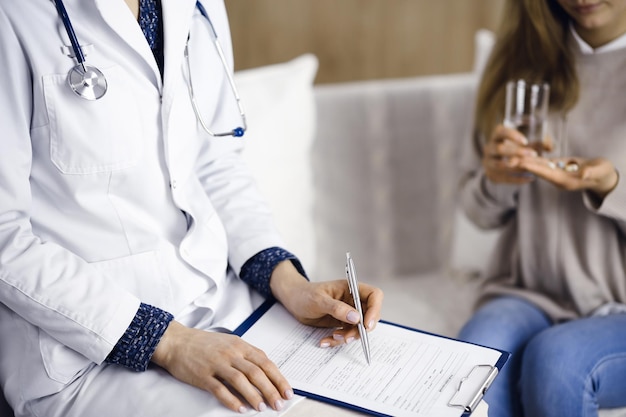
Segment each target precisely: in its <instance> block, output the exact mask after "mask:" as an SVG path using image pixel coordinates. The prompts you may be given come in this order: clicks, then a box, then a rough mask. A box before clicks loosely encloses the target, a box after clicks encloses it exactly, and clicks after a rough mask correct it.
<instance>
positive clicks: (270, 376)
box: [207, 351, 293, 411]
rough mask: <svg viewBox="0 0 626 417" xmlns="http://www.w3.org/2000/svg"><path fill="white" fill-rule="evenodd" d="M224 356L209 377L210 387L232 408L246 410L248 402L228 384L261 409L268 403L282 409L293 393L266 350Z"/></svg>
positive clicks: (254, 406) (210, 389)
mask: <svg viewBox="0 0 626 417" xmlns="http://www.w3.org/2000/svg"><path fill="white" fill-rule="evenodd" d="M222 359H225V360H223V361H222V362H221V365H220V366H218V367H217V368H216V369H215V372H214V373H213V376H212V377H210V378H209V380H208V381H207V390H208V391H210V392H211V393H212V394H213V395H215V397H216V398H217V399H218V400H219V401H220V402H222V403H223V404H224V405H226V406H227V407H228V408H230V409H232V410H235V411H243V407H245V406H244V405H243V404H242V403H241V401H240V400H239V398H237V396H235V395H234V394H233V393H232V392H231V391H230V390H229V389H228V388H227V386H229V387H232V389H233V390H234V391H236V392H237V393H239V394H240V395H241V396H242V397H243V398H244V399H245V400H246V401H247V402H248V404H250V405H251V406H252V407H253V408H254V409H256V410H258V411H263V410H265V409H266V408H267V407H268V406H269V407H271V408H273V409H275V410H281V409H282V408H283V406H284V400H285V399H290V398H291V397H292V396H293V391H292V389H291V386H290V385H289V383H288V382H287V380H286V379H285V378H284V377H283V376H282V374H281V373H280V371H279V370H278V367H277V366H276V365H275V364H274V363H273V362H272V361H270V360H269V358H267V356H266V355H265V354H264V353H263V352H261V351H257V352H254V353H252V354H249V355H247V356H236V357H235V358H232V359H230V358H227V357H225V358H222Z"/></svg>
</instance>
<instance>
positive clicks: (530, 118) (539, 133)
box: [504, 80, 554, 155]
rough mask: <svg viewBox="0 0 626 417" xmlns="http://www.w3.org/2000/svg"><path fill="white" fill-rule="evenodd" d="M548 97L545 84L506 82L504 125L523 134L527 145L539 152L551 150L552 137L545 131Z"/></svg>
mask: <svg viewBox="0 0 626 417" xmlns="http://www.w3.org/2000/svg"><path fill="white" fill-rule="evenodd" d="M549 100H550V86H549V85H548V84H547V83H531V82H528V81H526V80H514V81H509V82H508V83H507V84H506V105H505V109H504V125H505V126H506V127H509V128H513V129H517V130H518V131H519V132H521V133H522V134H523V135H524V136H526V139H528V144H529V146H530V147H532V148H533V149H534V150H535V151H537V153H538V154H539V155H541V154H543V153H550V152H551V151H552V150H554V143H553V139H552V137H551V136H550V135H549V134H548V103H549Z"/></svg>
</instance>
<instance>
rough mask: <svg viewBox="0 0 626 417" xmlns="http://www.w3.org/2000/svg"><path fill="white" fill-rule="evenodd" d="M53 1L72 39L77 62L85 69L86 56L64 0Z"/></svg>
mask: <svg viewBox="0 0 626 417" xmlns="http://www.w3.org/2000/svg"><path fill="white" fill-rule="evenodd" d="M52 1H54V5H55V6H56V8H57V12H58V13H59V16H60V17H61V21H62V22H63V26H65V31H66V32H67V36H68V37H69V38H70V42H71V44H72V49H73V50H74V56H76V60H77V61H78V63H79V64H80V65H82V66H83V67H84V64H85V54H84V53H83V48H81V47H80V44H79V43H78V38H77V37H76V32H75V31H74V26H73V25H72V21H71V20H70V17H69V15H68V14H67V10H66V9H65V5H64V4H63V0H52Z"/></svg>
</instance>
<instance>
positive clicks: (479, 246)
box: [450, 29, 500, 276]
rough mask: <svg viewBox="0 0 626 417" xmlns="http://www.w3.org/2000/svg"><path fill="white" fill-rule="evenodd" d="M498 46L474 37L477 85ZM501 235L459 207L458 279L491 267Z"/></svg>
mask: <svg viewBox="0 0 626 417" xmlns="http://www.w3.org/2000/svg"><path fill="white" fill-rule="evenodd" d="M494 43H495V35H494V33H493V32H491V31H489V30H486V29H481V30H479V31H477V32H476V35H475V37H474V69H473V72H474V74H475V76H476V81H477V82H478V81H479V80H480V76H481V74H482V72H483V70H484V68H485V65H486V64H487V60H488V59H489V55H490V54H491V50H492V48H493V45H494ZM476 87H478V85H477V86H476ZM466 131H467V132H468V134H467V135H465V136H463V137H462V138H461V140H464V141H470V140H471V138H470V133H471V131H472V126H467V129H466ZM463 145H467V143H463ZM464 148H465V152H471V146H464ZM499 234H500V233H499V231H498V230H489V231H485V230H482V229H479V228H478V227H476V226H475V225H474V224H473V223H472V222H471V221H470V220H469V219H468V218H467V217H466V216H465V214H464V213H463V211H462V209H461V208H460V207H457V209H456V212H455V215H454V232H453V238H452V254H451V259H450V268H451V270H452V272H453V273H454V274H457V275H469V276H475V275H480V274H481V272H482V271H483V269H484V268H485V266H486V265H487V261H488V259H489V256H490V254H491V252H492V250H493V247H494V245H495V244H496V239H497V238H498V235H499Z"/></svg>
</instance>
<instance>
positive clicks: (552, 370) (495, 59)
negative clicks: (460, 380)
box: [460, 0, 626, 417]
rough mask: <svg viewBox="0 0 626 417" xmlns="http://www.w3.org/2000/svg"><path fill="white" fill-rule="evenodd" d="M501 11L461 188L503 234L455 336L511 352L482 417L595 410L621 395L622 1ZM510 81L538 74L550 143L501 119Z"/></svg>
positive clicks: (625, 241)
mask: <svg viewBox="0 0 626 417" xmlns="http://www.w3.org/2000/svg"><path fill="white" fill-rule="evenodd" d="M504 16H505V21H504V22H503V25H502V28H501V30H500V32H499V36H498V40H497V43H496V45H495V48H494V51H493V53H492V56H491V58H490V61H489V62H488V64H487V67H486V70H485V73H484V76H483V79H482V82H481V85H480V89H479V93H478V99H477V108H476V114H475V149H476V151H477V152H476V155H468V164H467V166H466V168H467V171H466V175H465V176H464V177H463V180H462V197H461V199H462V205H463V207H464V210H465V211H466V213H467V215H468V216H469V217H470V218H471V219H472V221H473V222H474V223H476V224H477V225H478V226H480V227H482V228H486V229H493V228H500V229H502V234H501V237H500V240H499V242H498V245H497V246H496V249H495V251H494V253H493V256H492V259H491V260H490V262H489V264H488V265H487V269H486V277H485V278H486V280H485V282H484V285H483V287H482V293H481V296H480V298H479V308H478V310H477V311H476V313H475V315H474V316H473V317H472V318H471V319H470V320H469V322H468V323H467V324H466V325H465V326H464V328H463V329H462V330H461V333H460V338H462V339H465V340H468V341H472V342H476V343H480V344H487V345H490V346H494V347H499V348H501V349H504V350H508V351H510V352H512V353H513V357H512V361H511V362H510V363H509V364H508V365H507V366H505V368H504V369H503V373H502V375H501V376H500V377H499V378H498V379H497V380H496V382H495V383H494V385H493V387H492V388H491V389H490V391H489V392H488V394H487V397H486V399H487V402H488V403H489V406H490V414H492V415H493V416H498V417H510V416H516V417H521V416H526V417H539V416H540V417H552V416H554V417H556V416H559V417H561V416H568V417H579V416H597V415H598V409H599V408H614V407H624V406H626V337H624V335H625V334H626V333H625V332H626V314H623V313H624V312H626V305H625V303H626V268H625V264H626V235H625V233H626V185H625V184H624V181H621V180H620V173H623V172H625V171H626V117H625V115H626V99H625V98H624V93H623V92H624V88H626V71H624V68H626V0H614V1H610V2H607V1H596V0H591V1H587V0H508V1H507V6H506V10H505V13H504ZM518 78H524V79H530V80H533V81H545V82H548V83H549V84H550V85H551V97H550V111H551V115H550V126H551V127H552V128H554V130H555V131H556V132H557V134H556V137H555V139H556V141H557V148H558V149H559V150H560V151H559V152H560V153H557V154H556V155H554V154H553V155H550V154H545V155H544V156H543V157H541V156H538V155H537V153H535V152H534V151H533V150H531V149H530V147H529V146H527V145H528V143H527V140H526V138H525V137H524V136H523V135H522V134H520V133H519V132H517V131H515V130H511V129H508V128H505V127H504V126H502V125H501V124H500V122H501V120H502V117H503V110H504V94H505V92H504V90H505V84H506V82H507V81H509V80H512V79H518ZM549 157H552V158H553V159H549ZM470 158H473V161H471V164H470V163H469V162H470V161H469V159H470ZM559 162H563V163H570V165H572V166H573V167H575V168H577V169H571V170H566V169H561V168H560V166H562V165H560V164H559ZM622 175H623V174H622Z"/></svg>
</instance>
